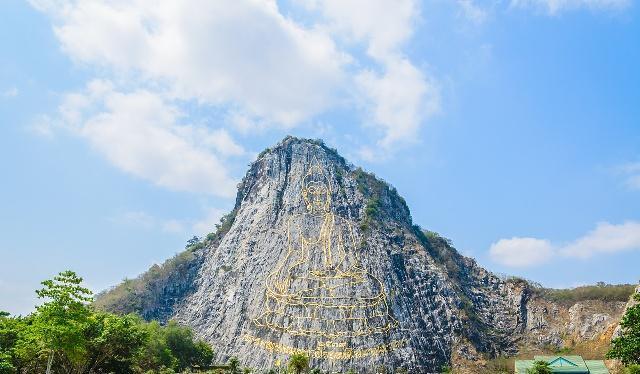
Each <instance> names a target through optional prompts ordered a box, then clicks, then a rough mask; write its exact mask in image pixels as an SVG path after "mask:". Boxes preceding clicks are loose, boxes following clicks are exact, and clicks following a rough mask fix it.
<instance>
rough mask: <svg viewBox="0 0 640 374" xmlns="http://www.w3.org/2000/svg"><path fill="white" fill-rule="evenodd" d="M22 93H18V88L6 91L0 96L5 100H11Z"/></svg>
mask: <svg viewBox="0 0 640 374" xmlns="http://www.w3.org/2000/svg"><path fill="white" fill-rule="evenodd" d="M19 92H20V91H18V88H17V87H11V88H9V89H7V90H5V91H3V92H2V93H1V94H0V96H2V97H4V98H11V97H16V96H18V93H19Z"/></svg>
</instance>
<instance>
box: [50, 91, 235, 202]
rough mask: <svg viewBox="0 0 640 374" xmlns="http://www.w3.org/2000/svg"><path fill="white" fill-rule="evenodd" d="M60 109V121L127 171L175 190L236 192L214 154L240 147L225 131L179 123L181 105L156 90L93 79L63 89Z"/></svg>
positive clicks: (231, 151) (216, 192)
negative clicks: (120, 88) (118, 87)
mask: <svg viewBox="0 0 640 374" xmlns="http://www.w3.org/2000/svg"><path fill="white" fill-rule="evenodd" d="M59 112H60V120H61V121H62V124H61V126H64V127H65V128H67V129H69V130H71V131H72V132H73V133H74V134H76V135H78V136H81V137H83V138H85V139H87V140H88V142H89V143H90V144H91V145H92V147H93V148H94V149H96V150H97V151H98V152H99V153H101V154H102V155H103V156H104V157H105V158H106V159H107V160H109V161H110V162H111V163H112V164H113V165H115V166H116V167H118V168H119V169H121V170H123V171H125V172H127V173H129V174H131V175H134V176H136V177H139V178H142V179H145V180H148V181H151V182H153V183H154V184H156V185H159V186H162V187H165V188H168V189H171V190H176V191H187V192H195V193H204V194H212V195H218V196H224V197H231V196H233V195H234V193H235V184H236V183H235V182H234V180H233V179H231V178H230V177H229V175H228V172H227V170H226V168H225V166H224V165H223V163H222V162H221V159H220V157H219V156H218V154H219V155H222V156H225V155H234V154H242V153H243V152H244V150H243V149H242V147H240V146H239V145H237V144H236V143H235V142H234V141H233V140H232V139H231V137H230V136H229V135H228V134H227V133H226V131H223V130H211V129H209V128H207V127H204V126H196V125H192V124H182V123H180V117H181V114H180V111H179V110H178V109H177V108H176V107H174V106H172V105H171V104H169V103H167V102H166V101H165V100H164V99H163V97H161V96H160V95H158V94H156V93H152V92H150V91H146V90H137V91H134V92H128V93H122V92H117V91H115V90H114V88H113V85H112V84H111V83H110V82H105V81H92V82H91V83H90V84H89V85H88V86H87V88H86V90H85V91H83V92H80V93H72V94H68V95H67V96H66V98H65V100H64V102H63V103H62V105H61V106H60V110H59Z"/></svg>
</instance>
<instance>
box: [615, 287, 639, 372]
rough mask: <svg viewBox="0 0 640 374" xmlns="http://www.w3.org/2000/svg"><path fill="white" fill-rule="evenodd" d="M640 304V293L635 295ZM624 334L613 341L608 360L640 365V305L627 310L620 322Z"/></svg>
mask: <svg viewBox="0 0 640 374" xmlns="http://www.w3.org/2000/svg"><path fill="white" fill-rule="evenodd" d="M634 298H635V300H637V301H638V302H640V293H637V294H635V295H634ZM620 327H621V329H622V334H621V335H620V336H619V337H617V338H615V339H613V340H612V341H611V349H610V350H609V352H608V353H607V358H616V359H619V360H620V361H622V363H623V364H625V365H634V364H635V365H640V303H638V304H636V305H633V306H631V307H629V308H628V309H627V311H626V312H625V314H624V316H622V320H621V321H620Z"/></svg>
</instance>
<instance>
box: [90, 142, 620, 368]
mask: <svg viewBox="0 0 640 374" xmlns="http://www.w3.org/2000/svg"><path fill="white" fill-rule="evenodd" d="M186 253H187V255H181V256H186V257H185V258H182V257H176V258H175V259H172V261H173V262H171V266H169V267H168V270H163V271H160V270H158V269H156V271H155V273H154V272H153V271H151V272H149V273H147V274H146V275H144V276H143V277H142V278H143V280H142V281H140V280H137V281H136V282H133V283H130V284H129V285H128V286H127V285H126V284H125V285H120V286H118V287H116V288H115V289H114V290H112V291H110V292H106V293H104V294H103V295H101V297H99V299H98V304H99V306H100V307H102V308H105V309H109V310H115V311H119V312H131V311H134V312H138V313H140V314H142V315H143V316H144V317H145V318H148V319H159V320H161V321H166V320H167V319H169V318H173V319H176V320H178V321H180V322H182V323H184V324H187V325H189V326H191V327H193V328H194V330H195V331H196V333H197V334H198V335H199V336H200V337H202V338H205V339H206V340H208V341H209V342H211V344H212V345H213V346H214V349H215V350H216V352H217V354H218V360H220V361H224V360H225V359H226V358H227V357H229V356H231V355H234V356H238V357H239V359H240V361H241V362H243V364H245V365H248V366H253V367H256V368H267V367H272V366H273V365H277V364H278V363H279V362H283V361H285V360H286V358H287V357H288V355H290V354H291V353H293V352H298V351H301V352H302V351H303V352H306V353H308V354H309V355H310V356H311V358H312V364H313V365H314V366H316V367H320V368H322V369H325V370H328V369H332V370H345V369H348V368H353V369H355V370H357V371H358V372H373V371H375V370H377V368H381V367H394V368H405V369H407V370H408V371H409V372H421V373H435V372H438V371H439V370H440V369H441V368H442V367H443V366H445V365H449V364H450V362H451V358H452V357H453V356H455V357H463V358H467V359H474V358H477V357H479V356H483V355H484V356H494V355H500V354H514V353H516V352H517V350H518V347H519V346H520V345H521V344H522V342H523V341H524V340H526V339H528V337H531V336H534V335H535V331H539V329H540V328H541V327H542V326H544V324H545V323H546V324H549V323H550V322H549V321H552V320H553V318H555V317H553V316H554V314H553V313H554V312H553V309H551V312H550V313H551V314H549V309H548V308H547V309H544V308H546V306H544V305H543V304H540V303H536V304H533V305H534V306H533V307H532V306H530V303H529V301H530V299H531V298H532V288H531V286H530V285H529V284H528V283H527V282H524V281H514V280H511V281H507V280H502V279H500V278H499V277H497V276H495V275H494V274H492V273H490V272H488V271H486V270H484V269H483V268H481V267H479V266H478V265H477V264H476V263H475V261H474V260H472V259H470V258H467V257H464V256H461V255H460V254H459V253H458V252H457V251H456V250H455V249H454V248H453V247H452V246H451V244H450V242H449V241H448V240H446V239H444V238H442V237H440V236H438V235H437V234H434V233H431V232H428V231H423V230H422V229H421V228H419V227H418V226H416V225H414V224H413V222H412V219H411V215H410V212H409V208H408V207H407V205H406V203H405V201H404V200H403V199H402V197H400V196H399V195H398V193H397V192H396V190H395V189H394V188H393V187H391V186H390V185H388V184H387V183H385V182H383V181H381V180H380V179H378V178H376V177H375V176H373V175H372V174H369V173H366V172H364V171H362V170H361V169H359V168H356V167H354V166H352V165H350V164H349V163H347V162H346V161H345V159H343V158H342V157H341V156H340V155H338V154H337V152H336V151H335V150H332V149H330V148H328V147H326V146H325V145H324V144H323V143H322V142H319V141H310V140H303V139H297V138H293V137H287V138H285V139H284V140H283V141H281V142H280V143H279V144H277V145H276V146H274V147H273V148H271V149H268V150H266V151H265V152H263V153H262V154H260V155H259V156H258V158H257V160H256V161H255V162H253V163H252V164H251V165H250V168H249V171H248V172H247V174H246V176H245V177H244V179H243V180H242V182H241V183H240V185H239V188H238V195H237V198H236V204H235V208H234V210H233V212H231V214H230V215H229V216H227V217H226V219H225V221H224V222H223V223H222V224H221V226H220V227H218V231H217V232H216V233H215V234H211V235H210V236H209V237H207V239H206V240H205V241H204V242H203V244H202V245H200V246H198V247H196V248H192V249H191V250H189V251H187V252H186ZM162 269H165V267H163V268H162ZM144 277H147V278H148V280H147V281H144ZM123 287H124V288H123ZM127 287H128V288H127ZM585 308H587V309H588V308H589V306H588V305H585V306H581V307H576V308H574V310H573V311H569V313H570V314H571V313H573V314H571V315H572V316H573V317H570V318H569V319H570V320H572V321H573V322H572V323H573V324H574V325H572V326H570V328H571V329H573V330H575V331H576V333H577V334H579V335H584V336H586V335H590V334H594V333H596V332H597V331H596V330H598V329H600V327H597V328H596V330H593V329H591V328H587V329H584V328H583V327H582V326H584V323H583V322H584V321H583V317H581V316H583V315H584V314H585V313H586V314H588V313H587V312H584V310H585ZM616 313H617V312H616ZM585 318H587V319H588V318H595V319H596V320H597V321H596V322H595V324H596V325H598V323H600V322H602V321H609V320H610V318H617V314H616V315H615V316H611V317H607V316H592V317H585ZM592 324H593V323H592ZM598 326H600V325H598ZM536 329H538V330H536ZM598 331H599V330H598ZM558 334H559V335H558V336H561V335H562V334H561V333H558ZM554 339H556V337H555V335H553V336H551V337H541V338H540V339H539V342H542V343H544V344H546V343H549V342H548V341H547V340H551V341H550V343H553V342H554V341H553V340H554Z"/></svg>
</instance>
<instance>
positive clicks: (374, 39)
mask: <svg viewBox="0 0 640 374" xmlns="http://www.w3.org/2000/svg"><path fill="white" fill-rule="evenodd" d="M303 2H304V3H305V4H306V5H307V6H308V7H309V9H312V10H315V11H319V12H320V13H321V14H322V15H323V16H324V17H325V19H326V20H327V21H328V27H329V28H330V29H331V30H332V32H333V33H334V34H337V35H338V36H341V37H343V38H346V39H347V41H351V42H365V43H366V44H367V53H368V54H369V55H370V56H372V57H374V58H376V59H378V60H384V59H385V58H387V57H388V56H389V55H391V54H393V53H396V52H397V50H398V48H399V47H400V46H401V45H402V43H404V42H405V41H406V40H407V39H408V38H409V37H410V36H411V34H412V33H413V26H414V23H415V21H416V18H417V17H418V13H419V10H420V9H419V4H418V2H417V1H416V0H306V1H304V0H303Z"/></svg>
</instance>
